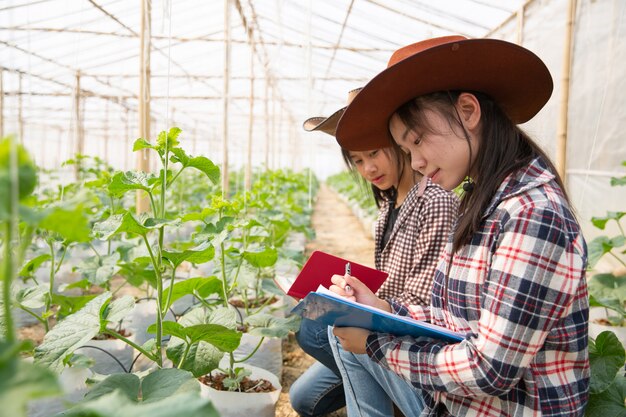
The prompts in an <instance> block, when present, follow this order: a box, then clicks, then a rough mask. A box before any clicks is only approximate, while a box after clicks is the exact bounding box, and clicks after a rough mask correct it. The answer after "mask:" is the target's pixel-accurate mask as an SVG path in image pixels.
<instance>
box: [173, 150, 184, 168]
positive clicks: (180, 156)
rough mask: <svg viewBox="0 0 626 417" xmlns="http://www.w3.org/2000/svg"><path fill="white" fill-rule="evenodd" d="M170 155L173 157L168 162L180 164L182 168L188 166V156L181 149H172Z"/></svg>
mask: <svg viewBox="0 0 626 417" xmlns="http://www.w3.org/2000/svg"><path fill="white" fill-rule="evenodd" d="M172 153H173V155H172V156H171V157H170V161H172V162H178V163H181V164H183V167H186V166H187V165H189V155H187V154H186V153H185V151H184V150H183V149H182V148H173V149H172Z"/></svg>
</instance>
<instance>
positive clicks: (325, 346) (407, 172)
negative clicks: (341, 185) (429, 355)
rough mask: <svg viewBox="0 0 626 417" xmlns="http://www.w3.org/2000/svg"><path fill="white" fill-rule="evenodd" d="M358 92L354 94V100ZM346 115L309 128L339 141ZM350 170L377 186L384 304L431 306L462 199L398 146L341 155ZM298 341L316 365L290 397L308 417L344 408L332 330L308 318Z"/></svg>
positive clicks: (377, 236) (315, 121)
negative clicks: (425, 172) (337, 132)
mask: <svg viewBox="0 0 626 417" xmlns="http://www.w3.org/2000/svg"><path fill="white" fill-rule="evenodd" d="M356 92H358V90H353V91H352V92H351V93H350V94H351V96H354V95H355V94H356ZM342 112H343V109H341V110H339V111H337V112H335V113H334V114H333V115H332V116H330V117H328V118H322V117H320V118H311V119H308V120H307V121H305V123H304V128H305V130H308V131H313V130H319V131H322V132H325V133H327V134H329V135H332V136H334V134H335V128H336V125H337V120H339V117H340V116H341V113H342ZM342 154H343V157H344V160H345V162H346V164H347V166H348V167H349V168H350V169H351V170H352V171H353V172H355V173H358V174H359V175H360V176H361V177H362V178H363V179H364V180H366V181H367V182H369V183H370V184H371V186H372V190H373V194H374V197H375V199H376V204H377V205H378V207H379V208H380V211H379V215H378V219H377V221H376V227H375V251H374V259H375V266H376V268H378V269H380V270H383V271H386V272H388V273H389V278H388V279H387V280H386V281H385V282H384V283H383V285H382V286H381V288H380V289H379V290H378V295H379V296H380V297H384V298H387V297H391V298H394V299H395V300H397V301H398V302H406V303H411V304H428V302H429V300H430V294H431V290H432V277H433V274H434V270H435V266H436V263H437V260H438V259H439V256H440V255H441V251H442V249H443V247H444V245H445V243H446V241H447V238H448V235H449V233H450V231H451V230H452V226H453V224H454V222H455V221H456V213H457V211H458V199H457V197H456V196H455V195H454V194H453V193H451V192H449V191H445V190H443V189H442V188H441V187H439V186H438V185H436V184H434V183H433V182H431V181H429V180H428V179H426V178H424V179H423V181H421V182H420V183H419V184H421V187H420V186H419V185H418V180H419V179H420V178H421V175H419V174H418V173H417V172H415V171H414V170H413V169H412V168H411V161H410V158H409V156H408V155H406V154H405V153H404V152H402V150H401V149H400V147H399V146H398V145H396V144H395V143H389V144H388V146H386V147H381V148H379V149H373V150H365V151H348V150H345V149H342ZM296 339H297V340H298V343H299V344H300V346H301V347H302V349H303V350H304V351H305V352H307V353H308V354H309V355H311V356H312V357H314V358H315V359H316V360H317V362H316V363H314V364H313V365H312V366H311V367H310V368H309V369H308V370H307V371H306V372H305V373H304V374H303V375H302V376H300V378H298V380H297V381H296V382H295V383H294V384H292V386H291V389H290V391H289V397H290V400H291V404H292V406H293V408H294V410H296V411H297V412H298V414H300V415H301V416H305V417H309V416H311V417H312V416H319V415H324V414H327V413H329V412H332V411H334V410H337V409H339V408H342V407H343V406H344V405H345V396H344V392H343V384H342V380H341V376H340V373H339V369H338V368H337V365H336V364H335V360H334V358H333V354H332V350H331V348H330V345H329V342H328V329H327V326H323V325H320V324H318V323H317V322H314V321H311V320H307V319H304V320H303V322H302V325H301V327H300V330H299V331H298V332H297V333H296Z"/></svg>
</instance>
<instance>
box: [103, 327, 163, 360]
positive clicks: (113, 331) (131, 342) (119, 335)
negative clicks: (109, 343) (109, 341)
mask: <svg viewBox="0 0 626 417" xmlns="http://www.w3.org/2000/svg"><path fill="white" fill-rule="evenodd" d="M103 333H106V334H108V335H110V336H113V337H114V338H116V339H119V340H121V341H122V342H124V343H126V344H127V345H129V346H131V347H133V348H134V349H136V350H137V351H139V352H141V353H142V354H143V355H144V356H145V357H147V358H148V359H150V360H152V361H154V362H157V363H158V364H159V366H161V363H160V361H159V360H158V358H155V357H154V356H153V355H152V354H151V353H150V352H148V351H147V350H145V349H144V348H142V347H141V346H139V345H138V344H137V343H135V342H133V341H132V340H130V339H128V338H126V337H124V336H122V335H121V334H119V333H118V332H116V331H115V330H111V329H104V331H103Z"/></svg>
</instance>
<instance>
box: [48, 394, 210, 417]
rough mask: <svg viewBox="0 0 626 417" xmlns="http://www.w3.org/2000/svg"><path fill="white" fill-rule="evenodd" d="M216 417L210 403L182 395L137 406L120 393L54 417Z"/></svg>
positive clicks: (108, 395)
mask: <svg viewBox="0 0 626 417" xmlns="http://www.w3.org/2000/svg"><path fill="white" fill-rule="evenodd" d="M173 416H185V417H219V414H218V413H217V411H216V410H215V407H213V405H212V404H211V402H210V401H209V399H207V398H201V397H200V396H199V395H198V394H197V393H191V392H184V393H181V394H178V395H173V396H171V397H168V398H166V399H162V400H160V401H154V402H149V403H147V404H137V403H135V402H133V401H131V400H129V399H128V398H127V397H126V396H125V395H124V394H122V393H121V392H120V391H119V390H117V391H114V392H111V393H109V394H106V395H104V396H102V397H100V398H98V399H96V400H93V401H89V402H86V403H81V404H79V405H77V406H75V407H73V408H71V409H69V410H68V411H65V412H63V413H61V414H58V415H57V416H55V417H173Z"/></svg>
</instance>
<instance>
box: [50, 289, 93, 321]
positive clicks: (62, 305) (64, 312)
mask: <svg viewBox="0 0 626 417" xmlns="http://www.w3.org/2000/svg"><path fill="white" fill-rule="evenodd" d="M94 298H96V295H78V296H74V297H69V296H66V295H61V294H52V304H55V305H57V306H58V310H57V317H58V318H64V317H67V316H69V315H70V314H74V313H75V312H77V311H78V310H80V309H81V308H83V307H84V306H86V305H87V303H88V302H89V301H91V300H93V299H94Z"/></svg>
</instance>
